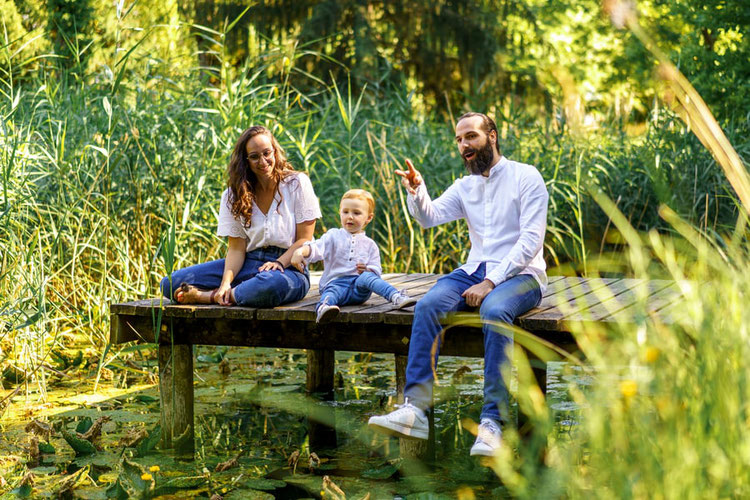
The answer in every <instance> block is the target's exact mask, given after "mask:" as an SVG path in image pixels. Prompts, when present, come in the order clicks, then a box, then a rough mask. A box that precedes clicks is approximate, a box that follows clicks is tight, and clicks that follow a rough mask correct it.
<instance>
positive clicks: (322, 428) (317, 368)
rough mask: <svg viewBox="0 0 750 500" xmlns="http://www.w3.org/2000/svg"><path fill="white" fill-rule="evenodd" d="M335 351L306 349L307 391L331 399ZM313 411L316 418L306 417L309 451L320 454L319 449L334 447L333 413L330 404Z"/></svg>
mask: <svg viewBox="0 0 750 500" xmlns="http://www.w3.org/2000/svg"><path fill="white" fill-rule="evenodd" d="M335 354H336V352H335V351H333V350H330V349H321V350H318V349H308V350H307V393H308V395H314V396H316V397H320V398H322V399H323V400H324V401H332V400H333V397H334V395H333V376H334V371H335V368H336V356H335ZM319 410H320V411H319V412H318V411H316V412H315V413H316V414H317V415H318V416H319V417H320V418H318V419H314V420H313V419H308V432H309V434H308V435H309V442H310V451H311V452H313V451H314V452H316V453H318V454H320V450H324V449H329V448H335V447H336V428H335V418H336V417H335V413H334V409H333V407H331V406H324V407H322V408H319Z"/></svg>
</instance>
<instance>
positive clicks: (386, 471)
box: [362, 465, 398, 479]
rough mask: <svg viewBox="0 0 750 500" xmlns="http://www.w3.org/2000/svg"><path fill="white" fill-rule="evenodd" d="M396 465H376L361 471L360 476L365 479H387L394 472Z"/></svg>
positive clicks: (396, 468)
mask: <svg viewBox="0 0 750 500" xmlns="http://www.w3.org/2000/svg"><path fill="white" fill-rule="evenodd" d="M397 470H398V467H396V466H395V465H386V466H384V467H377V468H374V469H367V470H366V471H364V472H362V477H364V478H367V479H388V478H389V477H391V476H392V475H393V474H395V473H396V471H397Z"/></svg>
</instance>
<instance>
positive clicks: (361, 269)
mask: <svg viewBox="0 0 750 500" xmlns="http://www.w3.org/2000/svg"><path fill="white" fill-rule="evenodd" d="M365 271H367V264H363V263H362V262H358V263H357V274H362V273H363V272H365Z"/></svg>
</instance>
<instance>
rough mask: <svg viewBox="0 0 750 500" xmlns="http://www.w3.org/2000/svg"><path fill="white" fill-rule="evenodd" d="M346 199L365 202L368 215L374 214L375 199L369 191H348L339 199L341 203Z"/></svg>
mask: <svg viewBox="0 0 750 500" xmlns="http://www.w3.org/2000/svg"><path fill="white" fill-rule="evenodd" d="M347 199H355V200H362V201H366V202H367V208H369V209H370V213H371V214H374V213H375V198H373V197H372V195H371V194H370V192H369V191H365V190H364V189H350V190H349V191H347V192H346V193H344V196H342V197H341V201H344V200H347Z"/></svg>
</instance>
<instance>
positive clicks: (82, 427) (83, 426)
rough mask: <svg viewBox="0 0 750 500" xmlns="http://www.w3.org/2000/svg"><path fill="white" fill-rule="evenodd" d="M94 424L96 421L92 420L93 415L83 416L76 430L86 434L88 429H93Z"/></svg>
mask: <svg viewBox="0 0 750 500" xmlns="http://www.w3.org/2000/svg"><path fill="white" fill-rule="evenodd" d="M92 425H94V422H93V421H92V420H91V417H83V418H82V419H81V420H80V421H79V422H78V425H76V432H80V433H81V434H84V433H85V432H86V431H87V430H89V429H91V426H92Z"/></svg>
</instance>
